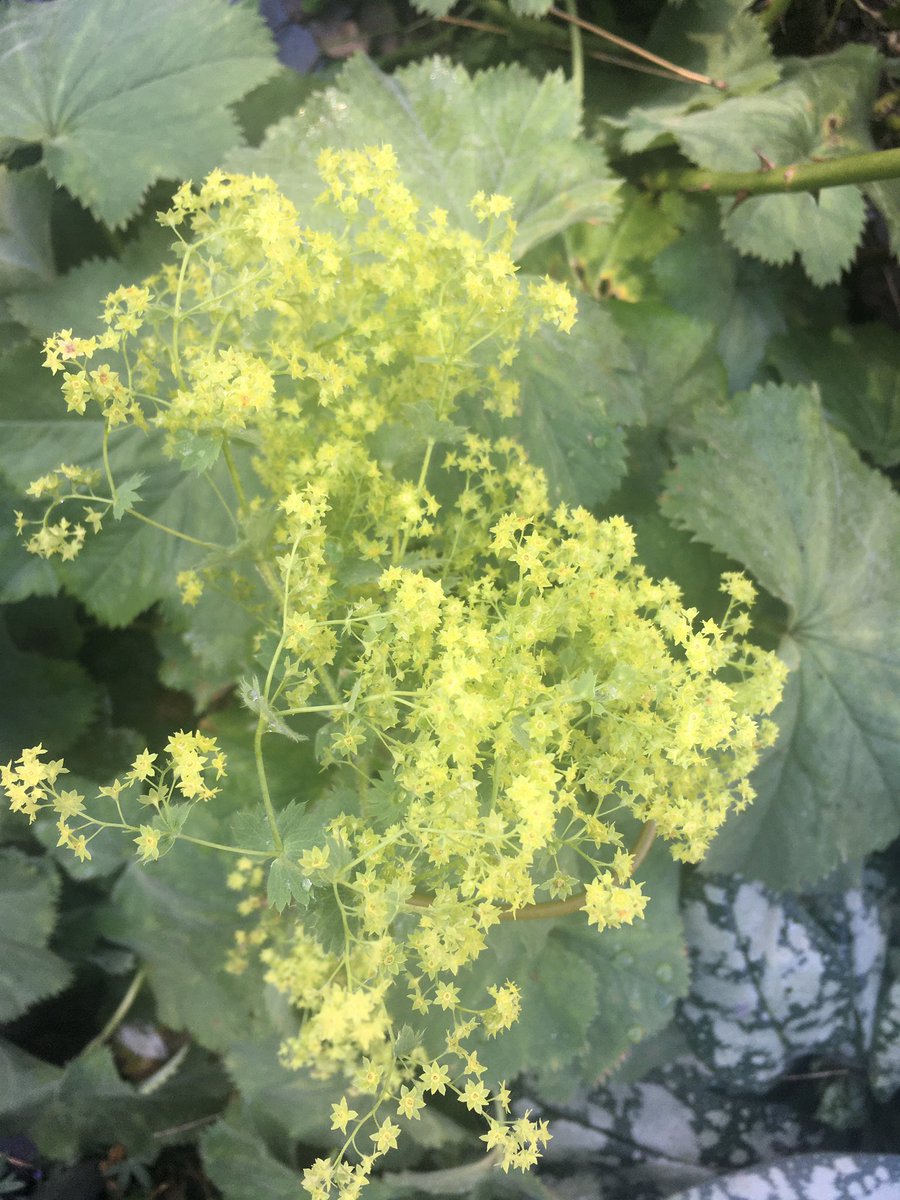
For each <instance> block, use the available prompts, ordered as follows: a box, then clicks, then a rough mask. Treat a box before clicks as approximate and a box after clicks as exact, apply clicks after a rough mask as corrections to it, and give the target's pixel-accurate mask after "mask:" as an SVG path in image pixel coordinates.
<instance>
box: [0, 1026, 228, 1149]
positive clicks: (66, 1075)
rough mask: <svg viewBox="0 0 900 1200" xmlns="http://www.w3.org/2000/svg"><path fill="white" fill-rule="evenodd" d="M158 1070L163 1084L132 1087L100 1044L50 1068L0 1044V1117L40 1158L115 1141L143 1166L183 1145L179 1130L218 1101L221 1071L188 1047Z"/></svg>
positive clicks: (157, 1081) (224, 1089)
mask: <svg viewBox="0 0 900 1200" xmlns="http://www.w3.org/2000/svg"><path fill="white" fill-rule="evenodd" d="M174 1065H175V1067H176V1068H177V1069H176V1071H175V1074H174V1075H170V1074H169V1072H171V1070H172V1068H171V1066H169V1065H168V1064H167V1065H166V1066H164V1067H163V1068H161V1071H160V1075H162V1076H164V1078H160V1079H154V1078H152V1077H151V1079H149V1080H146V1081H144V1083H143V1084H140V1085H137V1086H135V1085H133V1084H131V1083H128V1082H127V1081H126V1080H124V1079H122V1078H121V1077H120V1076H119V1074H118V1072H117V1070H116V1066H115V1063H114V1061H113V1057H112V1055H111V1053H110V1051H109V1050H108V1049H107V1048H106V1047H105V1046H93V1047H88V1048H87V1049H86V1051H84V1052H82V1053H81V1054H80V1055H79V1056H78V1057H77V1058H74V1059H72V1060H71V1061H70V1062H69V1063H67V1064H66V1066H65V1067H55V1066H51V1065H50V1064H49V1063H46V1062H42V1061H41V1060H40V1059H37V1058H34V1057H33V1056H32V1055H30V1054H26V1053H25V1052H24V1051H22V1050H20V1049H19V1048H18V1047H16V1046H13V1045H11V1044H10V1043H8V1042H2V1041H0V1119H2V1122H3V1124H4V1126H5V1127H6V1128H7V1129H9V1128H13V1129H27V1130H28V1133H29V1136H30V1137H31V1138H32V1139H33V1140H34V1142H35V1143H36V1144H37V1145H38V1146H40V1149H41V1154H42V1155H43V1156H46V1157H47V1158H56V1159H71V1158H75V1157H77V1156H78V1155H80V1154H83V1153H85V1152H89V1153H94V1152H96V1151H97V1150H98V1149H101V1148H106V1147H108V1146H109V1145H111V1144H112V1143H115V1142H118V1143H120V1144H121V1145H123V1146H125V1148H126V1150H127V1151H128V1154H129V1156H131V1157H132V1158H134V1159H137V1160H138V1161H140V1160H141V1159H143V1160H144V1161H151V1160H152V1159H153V1158H155V1157H156V1155H157V1154H158V1152H159V1150H160V1149H161V1148H162V1147H163V1146H165V1145H167V1144H172V1143H173V1142H174V1143H178V1142H179V1141H183V1140H184V1128H185V1127H190V1125H191V1124H192V1122H193V1121H196V1120H197V1119H198V1118H199V1119H203V1118H207V1117H208V1116H209V1115H210V1113H211V1112H213V1113H214V1112H216V1111H217V1109H218V1108H220V1107H221V1105H222V1104H223V1103H224V1099H225V1096H226V1093H227V1080H226V1079H225V1077H224V1073H223V1072H222V1069H221V1067H219V1065H218V1064H217V1063H216V1062H215V1061H214V1060H213V1059H212V1058H211V1057H210V1056H209V1055H206V1054H204V1053H203V1052H202V1051H199V1050H196V1049H192V1050H190V1051H189V1053H188V1054H187V1056H186V1058H185V1059H184V1061H182V1062H181V1063H180V1064H177V1063H176V1064H174Z"/></svg>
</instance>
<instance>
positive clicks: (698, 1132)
mask: <svg viewBox="0 0 900 1200" xmlns="http://www.w3.org/2000/svg"><path fill="white" fill-rule="evenodd" d="M580 1099H581V1098H580ZM544 1115H545V1116H549V1117H550V1118H551V1126H550V1127H551V1132H552V1133H553V1140H552V1141H551V1142H550V1144H549V1146H548V1147H547V1150H546V1153H545V1159H546V1164H547V1168H548V1171H549V1175H550V1178H549V1179H548V1182H551V1183H552V1182H553V1176H555V1175H557V1174H559V1175H561V1176H563V1177H564V1178H565V1179H566V1181H567V1182H570V1183H572V1182H575V1181H577V1180H578V1179H581V1180H583V1187H584V1189H588V1188H590V1189H591V1190H589V1191H588V1190H585V1191H584V1192H583V1193H582V1194H586V1195H592V1194H594V1193H595V1192H596V1189H597V1187H598V1184H599V1186H600V1187H601V1188H602V1195H603V1197H604V1200H663V1198H664V1197H668V1196H670V1195H671V1193H672V1189H673V1188H677V1187H686V1186H689V1185H690V1184H693V1183H697V1182H699V1181H701V1180H706V1179H709V1178H710V1177H711V1176H714V1175H715V1174H716V1173H717V1172H719V1171H722V1170H728V1169H729V1168H733V1167H739V1166H744V1165H745V1164H747V1163H751V1162H757V1161H759V1160H760V1159H767V1158H769V1157H772V1156H775V1155H779V1154H790V1153H792V1152H794V1151H795V1150H796V1149H797V1147H798V1146H805V1147H809V1146H815V1147H817V1146H820V1145H821V1144H822V1135H823V1131H822V1130H821V1129H820V1128H818V1127H817V1126H816V1125H815V1124H814V1123H813V1122H811V1121H809V1120H805V1119H804V1118H802V1117H801V1116H799V1115H798V1114H797V1113H795V1112H793V1111H792V1110H791V1108H789V1107H788V1106H787V1105H786V1104H783V1103H777V1102H775V1101H770V1100H765V1099H762V1098H757V1097H752V1096H751V1097H739V1098H738V1097H734V1096H729V1095H727V1094H725V1093H723V1092H722V1091H720V1090H719V1089H718V1088H717V1086H716V1078H715V1076H714V1075H713V1074H712V1073H711V1072H709V1071H708V1070H707V1069H706V1068H705V1067H704V1066H703V1065H702V1063H700V1062H699V1061H698V1060H697V1059H695V1058H692V1057H691V1056H690V1055H687V1054H682V1055H681V1056H680V1057H678V1058H677V1059H675V1060H674V1061H673V1062H671V1063H670V1064H668V1065H667V1066H665V1067H662V1068H658V1069H656V1070H654V1071H652V1072H651V1073H650V1074H648V1075H647V1076H646V1078H644V1079H642V1080H640V1081H639V1082H637V1083H624V1082H622V1083H619V1082H615V1081H613V1082H611V1083H608V1084H606V1085H604V1086H603V1087H601V1088H595V1089H593V1090H592V1091H591V1092H590V1093H588V1095H587V1096H586V1097H585V1098H584V1099H582V1100H581V1103H579V1104H578V1105H577V1106H574V1105H573V1106H565V1105H562V1106H554V1105H548V1106H547V1108H546V1109H545V1111H544ZM576 1194H578V1192H577V1191H576Z"/></svg>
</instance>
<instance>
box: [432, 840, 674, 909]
mask: <svg viewBox="0 0 900 1200" xmlns="http://www.w3.org/2000/svg"><path fill="white" fill-rule="evenodd" d="M655 837H656V822H655V821H647V822H646V824H644V825H643V826H642V828H641V832H640V833H639V834H638V837H637V841H636V842H635V843H634V847H633V849H632V851H631V857H632V860H633V861H632V864H631V874H632V875H633V874H634V873H635V871H636V870H637V869H638V867H640V866H641V864H642V863H643V861H644V859H645V858H646V857H647V855H648V854H649V853H650V847H651V846H652V845H653V839H654V838H655ZM586 899H587V897H586V896H585V893H584V892H576V893H575V895H574V896H568V897H567V898H566V899H565V900H543V901H541V902H540V903H538V904H524V905H523V906H522V907H521V908H516V909H512V908H507V909H504V911H503V912H501V914H500V920H501V921H551V920H553V919H555V918H556V917H567V916H568V915H569V913H574V912H578V910H579V909H581V908H584V902H585V900H586ZM408 903H409V904H414V905H415V906H416V908H430V907H431V905H432V904H433V903H434V897H433V896H429V895H427V894H426V893H425V892H413V894H412V895H411V896H410V898H409V901H408Z"/></svg>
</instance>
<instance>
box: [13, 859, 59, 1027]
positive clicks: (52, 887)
mask: <svg viewBox="0 0 900 1200" xmlns="http://www.w3.org/2000/svg"><path fill="white" fill-rule="evenodd" d="M58 895H59V877H58V875H57V874H56V871H55V870H54V869H53V864H52V863H51V862H49V861H48V860H46V859H37V858H29V857H28V856H27V855H25V854H22V853H20V852H19V851H17V850H13V849H4V850H0V909H2V912H3V927H2V929H0V1021H11V1020H12V1019H13V1018H14V1017H18V1016H19V1015H20V1014H21V1013H23V1012H25V1011H26V1010H27V1009H29V1008H30V1007H31V1006H32V1004H35V1003H36V1002H37V1001H38V1000H44V999H45V998H46V997H48V996H53V995H55V994H56V993H57V992H60V991H62V989H63V988H64V987H65V986H66V984H67V983H68V982H69V980H70V978H71V969H70V968H69V966H68V964H67V963H65V962H64V961H63V960H62V959H61V958H59V957H58V956H57V955H56V954H54V953H53V952H52V951H51V950H48V949H47V940H48V938H49V937H50V934H51V933H52V932H53V926H54V925H55V924H56V901H57V897H58Z"/></svg>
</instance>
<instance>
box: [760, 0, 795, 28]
mask: <svg viewBox="0 0 900 1200" xmlns="http://www.w3.org/2000/svg"><path fill="white" fill-rule="evenodd" d="M793 2H794V0H769V6H768V8H764V9H763V10H762V12H761V13H760V14H759V20H760V23H761V24H762V25H763V27H764V28H765V29H771V28H772V26H773V25H777V24H778V22H779V21H780V20H781V18H782V17H783V16H784V14H785V13H786V12H787V10H788V9H789V8H790V7H791V5H792V4H793Z"/></svg>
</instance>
